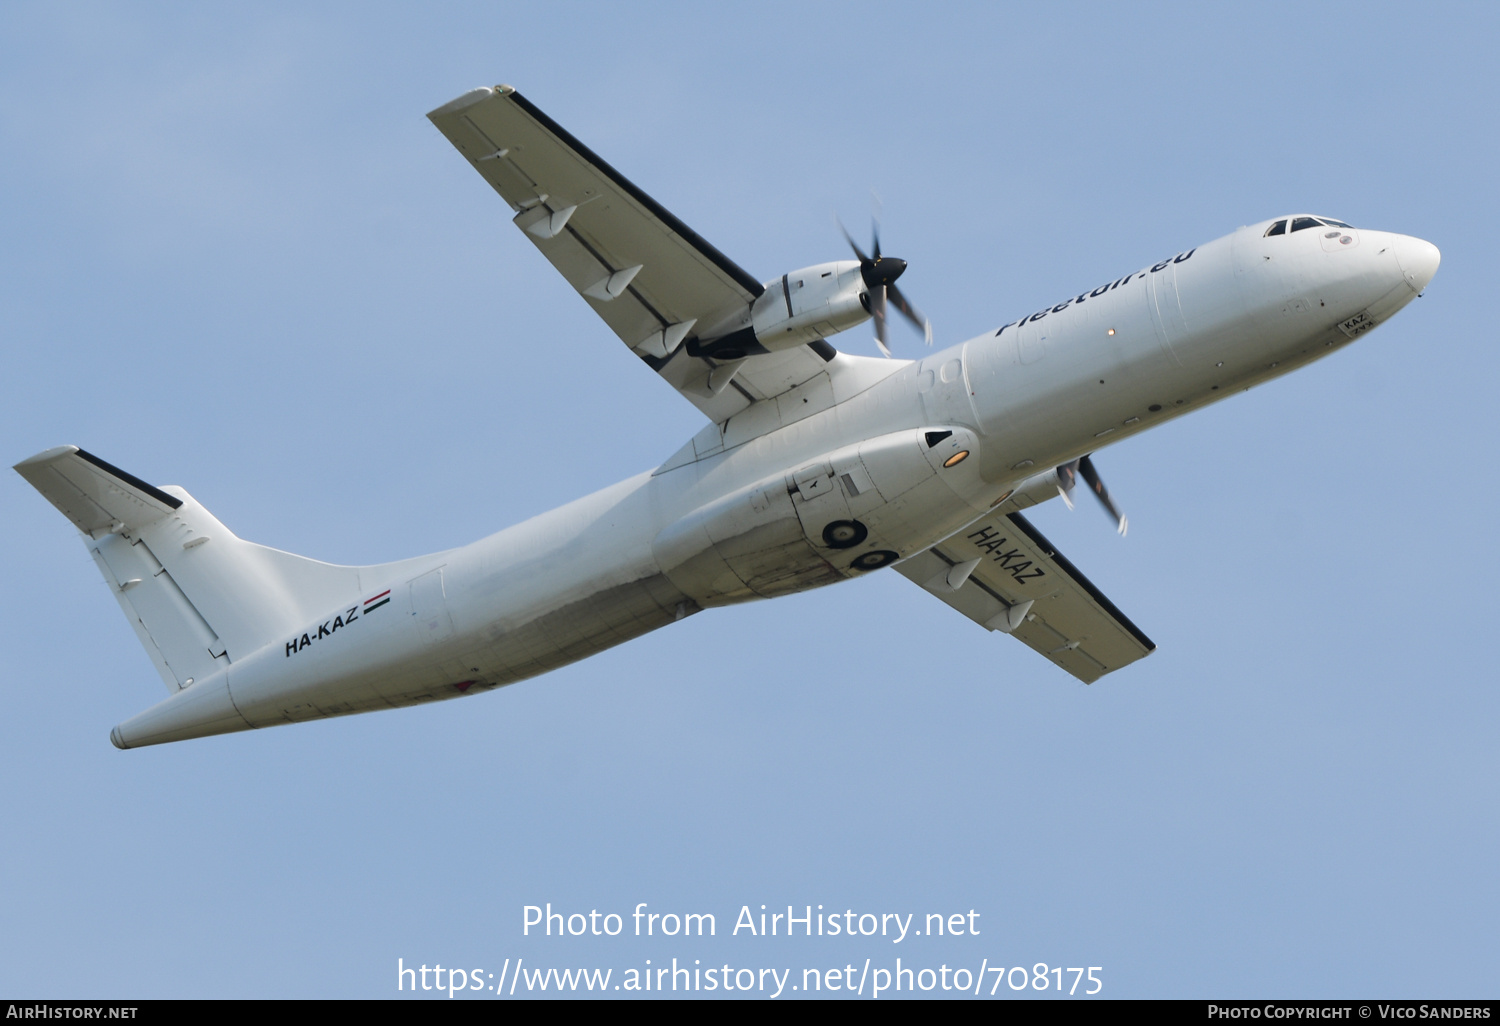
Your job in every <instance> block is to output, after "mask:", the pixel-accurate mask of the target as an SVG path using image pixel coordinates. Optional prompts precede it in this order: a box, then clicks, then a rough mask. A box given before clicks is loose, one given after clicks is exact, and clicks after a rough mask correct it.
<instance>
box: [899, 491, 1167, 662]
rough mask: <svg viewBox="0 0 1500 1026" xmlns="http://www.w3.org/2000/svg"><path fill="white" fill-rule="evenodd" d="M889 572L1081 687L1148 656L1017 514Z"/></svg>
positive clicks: (1127, 627)
mask: <svg viewBox="0 0 1500 1026" xmlns="http://www.w3.org/2000/svg"><path fill="white" fill-rule="evenodd" d="M896 569H897V570H899V571H900V572H901V573H902V574H904V575H905V576H906V577H907V578H908V579H910V580H912V581H914V582H916V583H917V584H918V585H920V586H922V587H923V588H925V589H926V590H927V591H929V592H931V593H932V594H934V595H936V596H937V597H938V598H940V599H942V600H943V601H944V602H946V603H948V605H950V606H952V607H953V608H954V609H956V610H958V611H959V612H960V613H962V614H964V615H965V616H967V617H968V618H969V619H970V620H973V621H974V622H975V623H977V624H979V625H980V626H982V627H985V628H987V629H989V630H992V631H995V630H998V631H1001V632H1004V633H1007V634H1013V635H1014V636H1015V637H1017V638H1019V639H1020V640H1021V641H1023V642H1025V643H1026V644H1027V645H1028V646H1030V647H1031V648H1033V649H1035V650H1036V651H1038V652H1040V653H1041V654H1042V655H1044V656H1046V657H1047V658H1048V659H1050V660H1052V661H1053V662H1054V663H1056V664H1057V665H1058V666H1061V667H1062V668H1063V669H1064V670H1067V671H1068V672H1069V673H1071V674H1072V675H1073V676H1075V677H1077V678H1078V679H1079V680H1081V681H1083V682H1084V683H1085V684H1092V683H1093V682H1094V681H1096V680H1098V679H1099V678H1100V677H1102V676H1104V675H1105V674H1106V673H1111V672H1113V671H1115V670H1118V669H1119V668H1120V667H1122V666H1126V665H1128V664H1130V663H1133V662H1135V661H1136V660H1137V659H1140V658H1142V657H1144V656H1148V655H1150V654H1151V653H1152V652H1154V651H1155V650H1156V645H1155V644H1153V643H1152V641H1151V639H1150V638H1148V637H1146V635H1144V634H1142V633H1141V630H1140V628H1138V627H1137V626H1136V625H1135V624H1133V623H1131V622H1130V619H1129V618H1128V617H1127V616H1126V615H1125V614H1124V613H1122V612H1120V611H1119V610H1118V609H1117V608H1115V604H1114V603H1113V602H1111V601H1110V600H1109V599H1107V598H1105V597H1104V595H1103V594H1102V593H1101V592H1100V591H1099V589H1098V588H1095V587H1094V585H1093V584H1092V583H1091V582H1090V581H1089V579H1088V578H1087V577H1085V576H1083V574H1081V573H1079V572H1078V569H1077V568H1076V567H1074V566H1073V564H1072V563H1070V562H1068V560H1067V558H1066V557H1064V556H1063V555H1062V553H1060V552H1058V551H1057V549H1056V548H1054V547H1053V545H1052V543H1051V542H1049V541H1048V540H1047V539H1046V538H1045V537H1043V536H1042V533H1041V532H1040V531H1038V530H1037V529H1036V528H1035V527H1033V526H1032V524H1031V522H1030V521H1029V520H1027V519H1026V518H1025V517H1023V516H1021V514H1019V513H1009V514H1006V513H992V514H990V515H989V516H987V517H985V518H984V519H983V520H980V521H978V522H976V523H974V524H971V525H969V527H967V528H965V529H964V531H962V532H961V533H959V534H956V535H954V536H953V537H951V538H948V539H947V540H946V541H942V542H939V543H938V544H937V545H934V546H933V547H932V548H930V549H928V550H926V551H925V552H921V553H918V554H917V555H915V556H913V557H912V558H910V559H908V560H906V561H904V562H902V563H898V564H896ZM965 573H967V577H965V576H964V575H965ZM955 580H956V581H957V582H958V587H957V588H954V587H953V582H954V581H955Z"/></svg>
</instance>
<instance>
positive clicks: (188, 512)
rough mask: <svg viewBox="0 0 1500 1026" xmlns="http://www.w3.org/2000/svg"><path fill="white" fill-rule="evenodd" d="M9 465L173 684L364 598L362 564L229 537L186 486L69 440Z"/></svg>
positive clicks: (181, 683)
mask: <svg viewBox="0 0 1500 1026" xmlns="http://www.w3.org/2000/svg"><path fill="white" fill-rule="evenodd" d="M15 469H16V471H17V472H18V473H19V474H20V475H21V476H22V477H24V478H25V479H26V480H27V481H29V482H31V484H32V485H33V486H34V487H35V488H36V490H37V491H39V492H41V493H42V495H43V496H45V497H46V499H47V500H48V501H49V502H51V503H52V504H53V505H54V506H56V507H57V508H58V509H59V510H61V511H62V513H63V515H64V516H66V517H67V518H68V519H69V520H71V521H72V522H73V524H74V526H76V527H77V528H78V529H79V530H80V531H82V532H83V534H84V539H85V542H86V544H87V545H88V548H89V552H90V554H91V555H92V556H93V557H94V561H95V562H96V563H98V564H99V570H100V572H101V573H103V574H104V579H105V581H106V582H108V584H109V585H110V589H111V590H112V591H113V592H114V595H115V598H116V600H118V601H119V603H120V608H121V609H122V610H124V611H125V617H126V619H128V620H129V621H130V625H131V626H132V627H133V628H134V629H135V632H136V636H137V637H139V638H140V639H141V644H142V645H143V646H144V647H145V649H146V652H147V653H148V654H149V655H150V656H151V661H152V662H153V663H155V664H156V670H157V672H158V673H160V674H161V677H162V680H163V681H165V682H166V685H167V690H168V692H176V691H179V690H181V689H182V688H185V687H187V686H188V685H189V684H191V683H192V682H193V681H194V680H195V679H198V680H201V679H202V678H204V677H207V676H208V675H209V674H211V673H214V672H215V671H217V670H219V669H221V668H223V667H225V666H228V665H229V664H230V663H231V662H233V661H235V660H238V659H243V658H244V657H245V656H247V655H249V654H250V653H251V652H254V651H256V650H257V649H259V648H262V647H264V646H265V645H268V644H271V643H273V642H275V641H276V640H277V639H279V638H280V637H281V636H282V635H284V634H288V633H290V632H291V631H292V629H293V628H297V629H299V630H300V629H301V625H303V624H305V623H307V622H308V621H310V620H312V619H315V618H316V617H318V616H321V615H323V613H324V612H326V611H327V610H328V609H331V608H333V607H335V606H337V605H339V604H340V603H342V602H345V601H358V600H359V598H360V595H361V589H360V569H361V568H359V567H352V566H333V565H331V564H328V563H320V562H318V561H317V560H313V559H305V558H303V557H301V556H294V555H292V554H290V553H287V552H281V551H278V550H277V549H271V548H266V547H265V546H263V545H256V544H253V543H251V542H247V541H244V540H242V539H240V538H237V537H235V535H234V534H233V533H231V532H230V531H229V529H228V528H226V527H225V526H224V525H223V524H221V523H219V521H218V520H216V519H215V518H214V516H213V514H211V513H209V512H208V510H206V509H204V508H203V507H202V506H200V505H199V504H198V503H197V502H196V501H195V500H194V499H193V497H192V496H191V495H189V494H188V493H187V492H185V491H183V490H182V489H181V488H176V487H172V486H168V487H166V488H156V487H153V486H152V485H149V484H147V483H146V482H144V481H142V480H141V479H140V478H138V477H135V476H134V475H132V474H127V473H126V472H125V471H123V470H120V469H119V468H118V467H114V466H111V465H110V464H108V463H106V462H104V461H103V460H101V459H99V458H98V457H97V456H94V455H93V454H91V453H87V452H85V451H83V450H82V449H80V448H78V447H77V446H74V445H65V446H61V447H59V448H56V449H48V450H47V451H46V452H42V453H38V454H37V455H35V456H33V457H31V458H30V459H27V460H22V461H21V462H20V463H18V464H16V467H15Z"/></svg>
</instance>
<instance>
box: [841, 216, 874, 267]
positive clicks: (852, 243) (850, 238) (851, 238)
mask: <svg viewBox="0 0 1500 1026" xmlns="http://www.w3.org/2000/svg"><path fill="white" fill-rule="evenodd" d="M833 220H834V223H835V224H837V225H838V226H839V231H841V232H843V233H844V241H845V242H847V243H849V248H850V249H852V250H854V255H855V256H857V257H859V262H860V263H861V264H868V263H869V262H870V258H869V257H867V256H865V254H864V250H862V249H860V248H859V243H857V242H855V241H854V236H852V235H850V234H849V229H847V228H845V227H844V222H843V221H840V220H839V219H838V217H837V216H835V217H834V219H833Z"/></svg>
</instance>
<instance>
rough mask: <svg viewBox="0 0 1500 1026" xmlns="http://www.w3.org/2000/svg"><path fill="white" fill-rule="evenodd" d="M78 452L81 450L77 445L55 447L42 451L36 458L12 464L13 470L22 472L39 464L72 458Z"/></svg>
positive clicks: (28, 458) (29, 457) (32, 457)
mask: <svg viewBox="0 0 1500 1026" xmlns="http://www.w3.org/2000/svg"><path fill="white" fill-rule="evenodd" d="M78 451H79V449H78V446H76V445H55V446H53V447H52V448H50V449H44V450H42V451H41V452H39V453H37V454H36V455H35V456H28V457H26V458H25V459H24V460H22V461H21V462H20V463H16V464H12V468H11V469H13V470H15V471H17V472H20V471H21V468H22V467H34V466H36V465H37V464H39V463H51V462H52V461H53V460H55V459H57V458H58V457H61V456H71V455H72V454H73V453H75V452H78Z"/></svg>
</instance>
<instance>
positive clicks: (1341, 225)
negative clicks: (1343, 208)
mask: <svg viewBox="0 0 1500 1026" xmlns="http://www.w3.org/2000/svg"><path fill="white" fill-rule="evenodd" d="M1318 220H1319V221H1322V222H1323V223H1324V224H1326V225H1328V226H1329V227H1331V228H1348V229H1349V230H1350V231H1353V230H1354V225H1352V224H1345V223H1344V222H1343V221H1335V220H1334V219H1333V218H1331V217H1320V218H1318Z"/></svg>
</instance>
